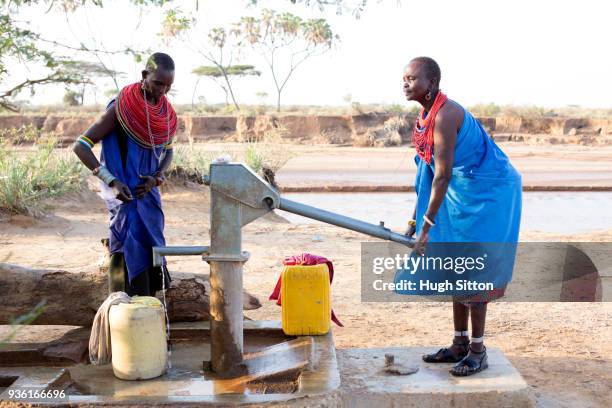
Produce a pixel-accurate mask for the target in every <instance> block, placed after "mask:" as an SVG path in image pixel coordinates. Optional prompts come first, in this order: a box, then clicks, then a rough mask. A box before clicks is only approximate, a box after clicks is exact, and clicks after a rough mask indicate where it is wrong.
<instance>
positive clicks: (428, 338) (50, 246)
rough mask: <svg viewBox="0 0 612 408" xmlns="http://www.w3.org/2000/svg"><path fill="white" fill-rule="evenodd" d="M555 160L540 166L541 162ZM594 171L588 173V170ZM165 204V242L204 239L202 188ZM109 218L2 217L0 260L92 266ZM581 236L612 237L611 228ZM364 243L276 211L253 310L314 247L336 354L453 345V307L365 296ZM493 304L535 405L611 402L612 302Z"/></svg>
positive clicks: (177, 263) (87, 203) (259, 246)
mask: <svg viewBox="0 0 612 408" xmlns="http://www.w3.org/2000/svg"><path fill="white" fill-rule="evenodd" d="M525 149H526V148H525ZM555 149H556V147H555ZM578 149H581V148H578ZM314 150H315V149H314V148H313V151H314ZM323 150H324V149H323ZM518 150H521V151H523V150H524V149H522V148H521V149H518ZM549 150H550V147H549ZM562 150H563V149H562ZM385 152H386V150H385ZM583 153H584V152H583ZM588 153H589V152H587V153H584V154H585V155H586V156H588V157H586V161H587V162H588V163H590V162H591V161H594V162H597V163H599V162H606V163H609V162H608V161H607V160H610V157H612V155H610V152H608V158H607V159H606V158H604V157H603V156H602V155H601V154H600V152H599V151H597V150H595V149H591V150H590V156H589V154H588ZM317 154H318V153H317ZM334 154H335V151H334ZM404 154H405V151H404ZM576 154H578V155H579V154H582V153H576ZM564 155H569V153H568V152H567V151H562V152H561V153H558V152H556V150H555V151H554V152H550V156H546V155H543V156H542V157H548V158H546V159H542V158H541V157H540V156H541V155H540V153H538V159H537V160H536V162H537V163H540V162H541V161H542V160H544V161H546V160H548V162H547V163H549V164H550V163H556V165H557V166H559V162H562V160H560V159H562V158H563V157H564ZM298 157H299V156H298ZM572 157H574V156H573V155H572ZM582 158H583V159H584V158H585V157H582ZM590 159H592V160H590ZM300 160H301V159H300ZM549 164H546V163H544V164H537V166H542V167H543V168H545V167H546V166H548V165H549ZM531 165H533V166H536V164H535V163H532V164H531ZM587 167H588V166H587ZM556 168H559V167H556ZM588 169H589V170H588V171H591V170H590V169H591V167H588ZM566 171H567V169H566ZM404 182H406V181H405V180H404ZM611 184H612V183H611ZM163 205H164V209H165V212H166V240H167V242H168V244H169V245H205V244H207V243H208V242H207V241H208V234H209V229H208V228H209V218H208V211H207V209H208V205H209V202H208V194H207V191H206V189H205V188H203V187H201V186H197V185H193V184H188V185H186V186H171V187H169V188H168V189H167V191H166V193H165V194H164V197H163ZM106 222H107V219H106V213H105V209H104V207H103V203H102V201H101V200H100V199H99V198H98V197H97V196H96V195H95V194H94V193H92V192H90V191H87V192H84V193H81V194H78V195H74V196H70V197H65V198H63V199H58V200H55V201H53V202H52V203H50V207H49V210H48V213H47V215H46V216H44V217H42V218H39V219H33V218H30V217H25V216H14V217H4V218H0V225H2V228H1V230H0V262H8V263H13V264H18V265H23V266H30V267H34V268H49V269H54V268H61V269H65V270H71V271H78V270H83V269H88V270H91V268H92V267H95V265H97V264H99V262H100V261H101V258H102V255H103V250H102V247H101V245H100V243H99V242H100V238H102V237H104V236H105V235H106V231H107V224H106ZM578 238H579V240H584V241H605V242H611V241H612V230H610V231H601V232H596V233H591V234H585V235H582V236H580V237H578ZM567 239H569V237H564V236H560V235H552V234H546V233H542V232H538V233H533V232H530V231H523V232H522V234H521V240H567ZM572 239H573V240H576V237H575V236H573V237H572ZM364 240H366V237H364V236H363V235H360V234H358V233H354V232H351V231H344V230H341V229H338V228H335V227H332V226H321V225H296V224H290V223H288V222H286V221H285V220H284V219H283V218H281V217H279V216H270V217H266V218H265V219H260V220H258V221H256V222H254V223H252V224H250V225H248V226H246V227H245V228H244V234H243V243H244V249H246V250H248V251H249V252H250V253H251V259H250V260H249V261H248V263H247V264H246V266H245V273H244V285H245V288H246V289H247V290H248V291H250V292H251V293H252V294H254V295H256V296H258V297H259V298H260V299H261V300H262V303H263V304H264V306H263V307H262V308H260V309H258V310H254V311H249V312H247V313H246V314H247V316H248V317H250V318H252V319H258V320H260V319H261V320H270V319H275V320H280V308H279V307H278V306H276V305H275V304H274V303H273V302H269V301H267V300H266V299H267V296H268V295H269V293H270V292H271V290H272V289H273V287H274V284H275V282H276V279H277V277H278V274H279V272H280V270H281V260H282V258H283V257H285V256H288V255H293V254H299V253H302V252H311V253H315V254H319V255H323V256H326V257H328V258H331V259H332V260H333V261H334V265H335V267H336V271H337V272H336V276H335V280H334V283H333V286H332V290H333V307H334V309H335V311H336V313H337V315H338V316H339V318H340V320H341V321H342V322H343V323H344V324H345V327H344V328H340V327H334V329H333V330H334V337H335V342H336V346H337V348H338V349H339V353H340V355H342V349H345V348H350V347H386V346H431V347H432V350H433V349H437V347H439V346H443V345H446V344H448V343H449V342H450V340H451V335H452V321H451V307H450V305H449V304H443V303H362V302H361V301H360V273H359V260H360V252H359V251H360V243H361V242H362V241H364ZM170 268H171V271H184V272H201V273H203V274H206V273H208V267H207V264H206V263H203V262H201V261H200V260H199V259H197V257H193V258H173V259H171V263H170ZM489 310H490V312H489V318H488V321H487V323H488V326H487V339H486V343H487V344H488V345H490V346H495V347H498V348H500V349H501V350H502V351H503V352H504V353H506V355H507V356H508V357H509V359H510V360H511V361H512V363H513V364H514V365H515V366H516V367H517V368H518V370H519V371H520V372H521V374H522V375H523V376H524V378H525V379H526V380H527V382H528V383H529V385H530V387H531V388H532V390H533V392H534V394H535V396H536V397H537V401H538V405H539V406H543V407H549V406H550V407H553V406H555V407H556V406H569V407H585V406H601V407H606V406H611V405H612V303H586V304H576V303H497V304H492V305H491V306H490V309H489ZM58 330H59V329H58ZM1 331H2V330H0V332H1ZM47 333H48V332H47Z"/></svg>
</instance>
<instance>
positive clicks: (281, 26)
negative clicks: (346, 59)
mask: <svg viewBox="0 0 612 408" xmlns="http://www.w3.org/2000/svg"><path fill="white" fill-rule="evenodd" d="M236 33H237V35H238V36H239V37H240V38H241V39H242V41H244V42H245V44H248V45H250V46H252V47H253V48H254V49H256V50H257V51H259V52H260V53H261V55H262V56H263V57H264V59H265V61H266V64H267V65H268V67H269V69H270V72H271V74H272V79H273V81H274V86H275V88H276V96H277V98H276V110H277V111H278V112H280V105H281V94H282V92H283V90H284V89H285V87H286V86H287V82H288V81H289V79H290V78H291V77H292V75H293V73H294V72H295V70H296V69H297V68H298V67H299V66H300V65H302V64H303V63H304V62H305V61H306V60H308V59H309V58H311V57H315V56H318V55H322V54H324V53H326V52H328V51H329V50H331V48H332V47H333V46H334V45H335V43H336V42H337V41H338V40H339V37H338V36H337V35H335V34H334V33H333V32H332V29H331V27H330V25H329V24H328V23H327V21H326V20H325V19H322V18H315V19H308V20H303V19H302V18H300V17H299V16H296V15H294V14H291V13H281V14H277V13H276V12H275V11H273V10H269V9H264V10H262V13H261V16H260V17H259V18H255V17H242V19H240V22H239V23H238V24H237V25H236ZM283 63H284V65H283Z"/></svg>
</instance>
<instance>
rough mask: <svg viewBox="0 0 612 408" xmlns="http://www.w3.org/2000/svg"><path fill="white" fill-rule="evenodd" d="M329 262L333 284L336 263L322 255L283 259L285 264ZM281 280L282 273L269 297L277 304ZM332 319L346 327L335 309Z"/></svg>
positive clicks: (328, 267) (278, 302)
mask: <svg viewBox="0 0 612 408" xmlns="http://www.w3.org/2000/svg"><path fill="white" fill-rule="evenodd" d="M320 264H327V269H329V283H330V284H331V283H332V282H333V280H334V264H332V262H331V261H330V260H329V259H327V258H324V257H322V256H317V255H313V254H307V253H303V254H302V255H296V256H290V257H288V258H285V259H284V260H283V265H320ZM281 280H282V275H281V276H279V277H278V282H276V287H275V288H274V291H273V292H272V294H271V295H270V297H269V298H268V299H269V300H276V304H277V305H279V306H280V305H281ZM331 319H332V322H334V323H336V324H337V325H338V326H340V327H344V325H343V324H342V323H340V320H338V318H337V317H336V314H335V313H334V310H333V309H332V311H331Z"/></svg>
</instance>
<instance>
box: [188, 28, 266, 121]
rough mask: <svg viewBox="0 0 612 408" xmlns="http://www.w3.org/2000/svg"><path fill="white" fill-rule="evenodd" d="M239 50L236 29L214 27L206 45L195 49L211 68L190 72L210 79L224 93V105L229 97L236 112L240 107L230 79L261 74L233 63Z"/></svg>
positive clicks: (237, 57)
mask: <svg viewBox="0 0 612 408" xmlns="http://www.w3.org/2000/svg"><path fill="white" fill-rule="evenodd" d="M188 43H189V44H193V43H194V41H191V40H189V41H188ZM241 48H242V41H241V40H240V39H239V36H238V31H236V29H230V30H227V29H225V28H223V27H214V28H212V29H211V30H210V31H209V32H208V43H207V44H202V45H200V46H199V47H197V48H196V49H195V51H196V52H197V53H198V54H200V55H201V56H202V57H203V58H204V59H205V60H206V61H208V62H209V63H211V64H212V66H206V65H203V66H200V67H197V68H195V69H194V70H193V71H192V72H193V73H194V74H196V75H198V76H207V77H210V78H212V79H213V80H214V81H215V82H216V83H217V84H218V85H219V86H220V87H221V88H222V89H223V91H224V92H225V101H226V104H227V103H228V95H229V97H230V98H231V99H232V103H233V104H234V107H235V108H236V110H240V106H239V105H238V102H237V101H236V95H235V93H234V89H233V87H232V81H231V77H245V76H259V75H261V72H259V71H257V70H256V69H255V67H254V66H253V65H240V64H235V61H236V60H237V59H239V58H240V55H241ZM194 92H195V90H194Z"/></svg>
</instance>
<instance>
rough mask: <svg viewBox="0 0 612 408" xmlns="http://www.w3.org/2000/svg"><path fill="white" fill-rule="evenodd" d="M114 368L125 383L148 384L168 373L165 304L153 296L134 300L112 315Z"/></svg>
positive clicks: (116, 375)
mask: <svg viewBox="0 0 612 408" xmlns="http://www.w3.org/2000/svg"><path fill="white" fill-rule="evenodd" d="M108 319H109V325H110V334H111V352H112V365H113V373H114V374H115V377H117V378H119V379H122V380H147V379H149V378H155V377H159V376H160V375H162V374H164V372H165V371H166V365H167V362H168V348H167V343H166V325H165V314H164V308H163V306H162V303H161V302H160V301H159V300H158V299H157V298H154V297H151V296H134V297H132V301H131V303H120V304H118V305H113V306H111V308H110V311H109V318H108Z"/></svg>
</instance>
